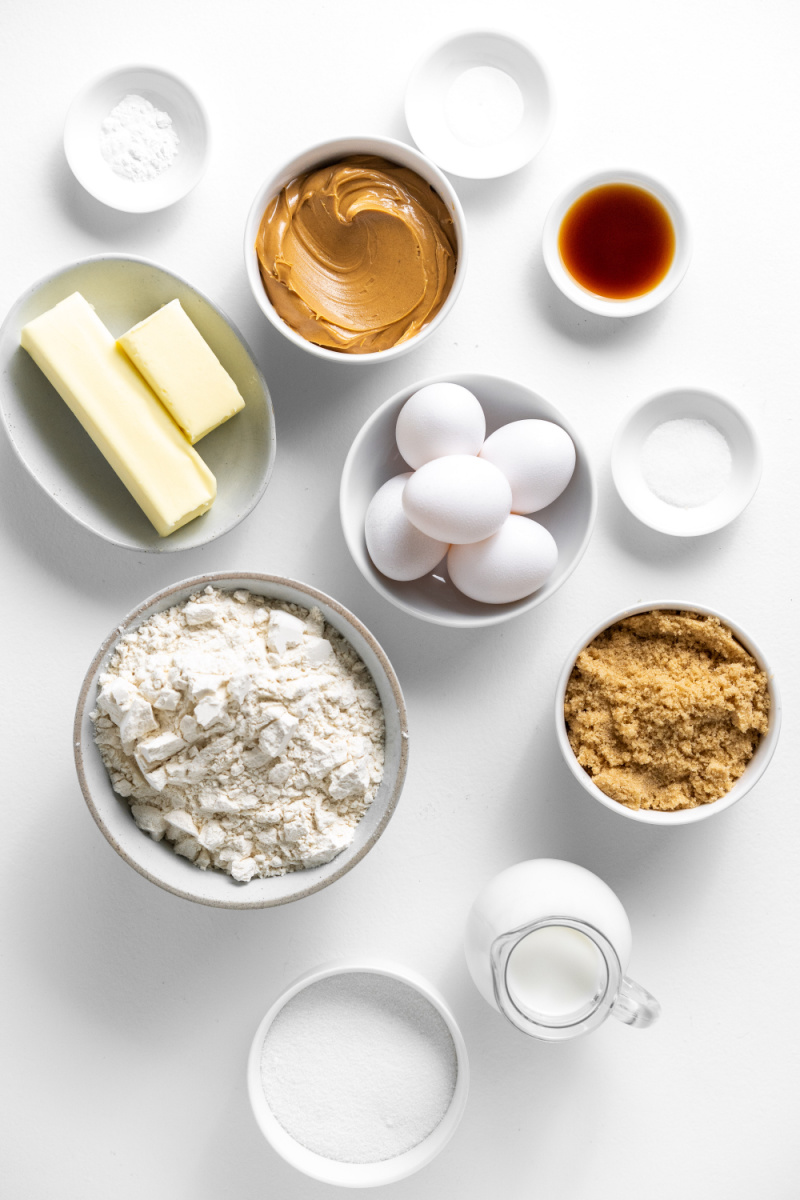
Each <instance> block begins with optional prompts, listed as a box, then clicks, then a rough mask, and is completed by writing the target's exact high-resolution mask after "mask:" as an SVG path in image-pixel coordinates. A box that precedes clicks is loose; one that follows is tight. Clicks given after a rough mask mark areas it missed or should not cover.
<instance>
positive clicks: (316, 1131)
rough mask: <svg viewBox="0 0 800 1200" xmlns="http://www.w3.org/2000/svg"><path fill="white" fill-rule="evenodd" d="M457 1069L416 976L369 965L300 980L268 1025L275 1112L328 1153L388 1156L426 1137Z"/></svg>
mask: <svg viewBox="0 0 800 1200" xmlns="http://www.w3.org/2000/svg"><path fill="white" fill-rule="evenodd" d="M457 1073H458V1067H457V1059H456V1048H455V1045H454V1043H453V1038H452V1036H451V1034H450V1031H449V1029H448V1028H447V1025H446V1024H445V1021H444V1019H443V1018H442V1016H441V1015H440V1014H439V1012H437V1010H436V1009H435V1008H434V1006H433V1005H432V1004H431V1003H430V1001H429V1000H428V999H426V997H425V996H423V995H421V994H420V993H419V992H418V991H417V990H416V989H415V988H413V987H411V985H410V984H408V983H405V982H403V981H402V980H400V979H395V978H392V977H391V976H387V975H381V974H378V973H377V972H372V971H358V972H346V973H344V974H339V975H331V976H327V977H325V978H323V979H319V980H317V981H316V982H314V983H311V984H309V985H308V986H307V987H305V988H303V990H302V991H300V992H298V993H297V994H296V995H294V996H293V997H292V998H291V999H290V1000H289V1001H288V1002H287V1004H286V1005H285V1006H284V1007H283V1008H282V1009H281V1010H280V1012H279V1013H278V1015H277V1016H276V1017H275V1019H274V1021H273V1022H272V1024H271V1025H270V1027H269V1029H268V1030H267V1035H266V1037H265V1039H264V1047H263V1050H262V1055H261V1082H262V1087H263V1089H264V1095H265V1097H266V1100H267V1104H268V1105H269V1107H270V1109H271V1110H272V1113H273V1115H274V1117H275V1118H276V1120H277V1121H278V1122H279V1124H280V1125H282V1126H283V1128H284V1129H285V1130H286V1132H287V1133H288V1134H290V1136H291V1137H293V1138H294V1139H295V1141H297V1142H299V1143H300V1144H301V1145H302V1146H305V1147H306V1149H307V1150H311V1151H313V1152H314V1153H316V1154H319V1155H322V1156H323V1157H324V1158H330V1159H334V1160H335V1161H338V1162H347V1163H374V1162H384V1161H386V1160H387V1159H390V1158H395V1157H396V1156H397V1155H400V1154H404V1153H405V1152H406V1151H408V1150H411V1149H412V1148H413V1147H414V1146H417V1145H419V1143H420V1142H422V1141H424V1140H425V1138H426V1137H428V1135H429V1134H431V1133H432V1132H433V1130H434V1129H435V1128H436V1127H437V1125H438V1124H439V1123H440V1121H441V1120H442V1118H443V1117H444V1115H445V1113H446V1112H447V1110H448V1108H449V1106H450V1102H451V1100H452V1098H453V1093H454V1091H455V1086H456V1077H457Z"/></svg>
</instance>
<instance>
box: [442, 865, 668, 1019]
mask: <svg viewBox="0 0 800 1200" xmlns="http://www.w3.org/2000/svg"><path fill="white" fill-rule="evenodd" d="M464 946H465V952H466V957H467V965H468V967H469V970H470V974H471V975H472V978H473V980H474V981H475V986H476V987H477V988H478V991H479V992H480V993H481V994H482V995H483V997H484V999H486V1000H487V1001H488V1002H489V1004H491V1005H492V1006H493V1007H494V1008H496V1009H498V1010H499V1011H500V1012H501V1013H502V1014H503V1015H504V1016H505V1017H507V1018H508V1020H509V1021H510V1022H511V1023H512V1025H515V1026H516V1028H517V1029H521V1030H522V1032H523V1033H527V1034H530V1035H531V1036H532V1037H536V1038H541V1039H542V1040H544V1041H550V1042H552V1041H565V1040H566V1039H568V1038H574V1037H578V1036H580V1035H581V1034H584V1033H589V1032H590V1031H591V1030H592V1029H596V1028H597V1026H598V1025H601V1024H602V1022H603V1021H605V1019H606V1017H607V1016H608V1015H609V1014H611V1015H612V1016H614V1017H616V1018H617V1019H618V1020H620V1021H622V1022H623V1023H624V1024H625V1025H635V1026H638V1027H639V1028H644V1027H646V1026H647V1025H651V1024H652V1023H653V1021H655V1020H656V1018H657V1017H658V1015H659V1013H660V1011H661V1006H660V1005H659V1003H658V1001H657V1000H656V999H655V997H653V996H651V995H650V993H649V992H647V991H645V989H644V988H643V987H641V986H640V985H639V984H638V983H634V982H633V980H632V979H629V978H628V977H627V976H626V975H625V970H626V968H627V966H628V960H629V959H630V954H631V927H630V922H629V921H628V916H627V913H626V912H625V909H624V908H623V907H622V904H621V903H620V901H619V899H618V897H617V896H616V895H615V894H614V892H612V890H611V888H610V887H609V886H608V884H606V883H604V882H603V880H602V879H600V878H598V876H597V875H593V874H592V872H591V871H587V870H586V869H585V867H579V866H578V865H577V864H576V863H571V862H563V861H561V860H560V859H555V858H537V859H532V860H530V861H528V862H521V863H517V864H516V865H515V866H513V867H508V869H507V870H505V871H501V872H500V874H499V875H496V876H495V878H494V879H492V880H491V881H490V882H489V883H488V884H487V885H486V887H484V889H483V891H482V892H481V893H480V895H479V896H478V897H477V899H476V900H475V903H474V904H473V906H472V909H471V910H470V914H469V917H468V919H467V928H466V935H465V943H464Z"/></svg>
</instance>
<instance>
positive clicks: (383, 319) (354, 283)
mask: <svg viewBox="0 0 800 1200" xmlns="http://www.w3.org/2000/svg"><path fill="white" fill-rule="evenodd" d="M256 252H257V254H258V259H259V266H260V270H261V278H262V280H263V282H264V287H265V288H266V291H267V295H268V296H269V298H270V300H271V302H272V304H273V306H274V307H275V309H276V310H277V312H278V313H279V315H280V316H281V317H282V318H283V320H284V321H285V322H286V323H287V325H289V326H291V328H292V329H294V330H296V331H297V332H298V333H300V334H302V336H303V337H304V338H306V339H307V340H308V341H310V342H315V343H316V344H317V345H319V346H327V347H329V348H330V349H332V350H339V351H344V352H345V353H347V354H367V353H371V352H373V351H376V350H385V349H387V348H389V347H390V346H396V345H398V344H399V343H400V342H405V341H407V340H408V339H409V338H411V337H413V336H414V335H415V334H416V333H418V332H419V330H420V329H421V328H422V326H423V325H426V324H427V323H428V322H429V321H431V320H432V319H433V318H434V317H435V316H436V314H437V313H438V312H439V309H440V308H441V307H442V305H443V304H444V302H445V300H446V299H447V296H448V294H449V292H450V288H451V287H452V286H453V279H454V277H455V270H456V257H457V254H456V234H455V227H454V225H453V221H452V218H451V217H450V214H449V213H448V211H447V208H446V207H445V205H444V202H443V201H442V199H441V198H440V196H438V195H437V193H436V192H435V191H434V190H433V188H432V187H431V186H430V185H429V184H428V183H426V182H425V180H424V179H422V178H421V177H420V176H419V175H417V173H416V172H415V171H412V170H410V169H409V168H407V167H400V166H397V165H395V164H394V163H390V162H387V161H386V159H383V158H378V157H374V156H371V155H370V156H367V155H363V156H361V155H360V156H354V157H352V158H347V159H345V160H344V161H343V162H338V163H333V164H330V165H328V166H324V167H320V168H318V169H316V170H314V171H311V172H309V173H308V174H306V175H299V176H298V177H297V178H296V179H293V180H292V181H291V182H290V183H288V184H287V185H286V187H285V188H283V190H282V191H281V192H280V193H279V194H278V195H277V196H275V197H274V199H273V200H271V201H270V203H269V204H268V205H267V209H266V211H265V213H264V216H263V218H262V220H261V225H260V228H259V231H258V236H257V238H256Z"/></svg>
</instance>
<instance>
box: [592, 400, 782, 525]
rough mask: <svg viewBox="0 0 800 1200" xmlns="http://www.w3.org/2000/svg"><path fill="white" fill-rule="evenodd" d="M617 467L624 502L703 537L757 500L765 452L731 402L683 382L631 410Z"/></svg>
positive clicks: (645, 517)
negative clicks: (674, 388) (762, 453)
mask: <svg viewBox="0 0 800 1200" xmlns="http://www.w3.org/2000/svg"><path fill="white" fill-rule="evenodd" d="M611 473H612V475H613V478H614V484H615V485H616V488H617V491H618V492H619V495H620V497H621V499H622V501H623V503H624V504H625V505H626V507H627V508H628V509H629V510H630V511H631V512H632V513H633V515H634V516H635V517H637V518H638V519H639V520H640V521H642V522H643V523H644V524H645V525H649V526H650V528H651V529H656V530H658V531H659V532H660V533H669V534H672V535H673V536H675V537H697V536H698V535H700V534H704V533H713V532H714V530H716V529H721V528H722V527H723V526H724V525H727V524H729V522H731V521H733V520H734V518H735V517H738V516H739V514H740V513H741V512H742V511H743V509H745V508H746V507H747V505H748V504H749V503H750V501H751V500H752V498H753V496H754V494H755V491H756V488H757V487H758V483H759V480H760V478H761V450H760V448H759V444H758V439H757V437H756V433H755V430H754V429H753V426H752V425H751V423H750V421H749V419H748V418H747V417H746V416H745V415H744V413H743V412H742V411H741V409H739V408H737V407H736V405H735V404H732V403H731V401H730V400H725V399H723V397H722V396H717V395H715V394H714V393H713V392H707V391H703V390H702V389H700V388H680V389H677V390H675V391H670V392H662V393H661V394H660V395H658V396H653V397H651V398H650V399H648V400H645V401H643V402H642V403H641V404H639V405H638V406H637V407H636V408H634V409H633V410H632V411H631V412H630V413H629V414H628V416H627V417H626V418H625V420H624V421H623V422H622V425H621V426H620V428H619V429H618V430H617V434H616V437H615V439H614V445H613V448H612V451H611Z"/></svg>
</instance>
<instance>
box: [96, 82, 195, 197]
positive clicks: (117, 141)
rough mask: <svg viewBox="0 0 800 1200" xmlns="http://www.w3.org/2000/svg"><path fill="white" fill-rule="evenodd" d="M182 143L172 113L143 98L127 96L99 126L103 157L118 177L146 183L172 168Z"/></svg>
mask: <svg viewBox="0 0 800 1200" xmlns="http://www.w3.org/2000/svg"><path fill="white" fill-rule="evenodd" d="M179 142H180V139H179V138H178V135H177V133H176V132H175V130H174V129H173V127H172V118H171V117H170V115H169V113H165V112H161V110H160V109H158V108H156V107H155V106H154V105H152V104H151V103H150V101H149V100H145V98H144V96H124V97H123V99H122V100H120V102H119V104H117V105H115V107H114V108H112V110H111V112H110V113H109V114H108V116H107V117H106V118H105V120H104V121H103V122H102V124H101V126H100V153H101V154H102V156H103V158H104V159H105V160H106V162H107V163H108V165H109V166H110V167H111V170H112V171H113V172H114V174H115V175H121V176H122V177H123V179H130V180H132V181H133V182H134V183H144V182H146V181H147V180H150V179H156V178H158V176H159V175H161V174H162V173H163V172H164V171H166V169H167V167H170V166H172V163H173V162H174V161H175V158H176V156H177V154H178V145H179Z"/></svg>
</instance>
